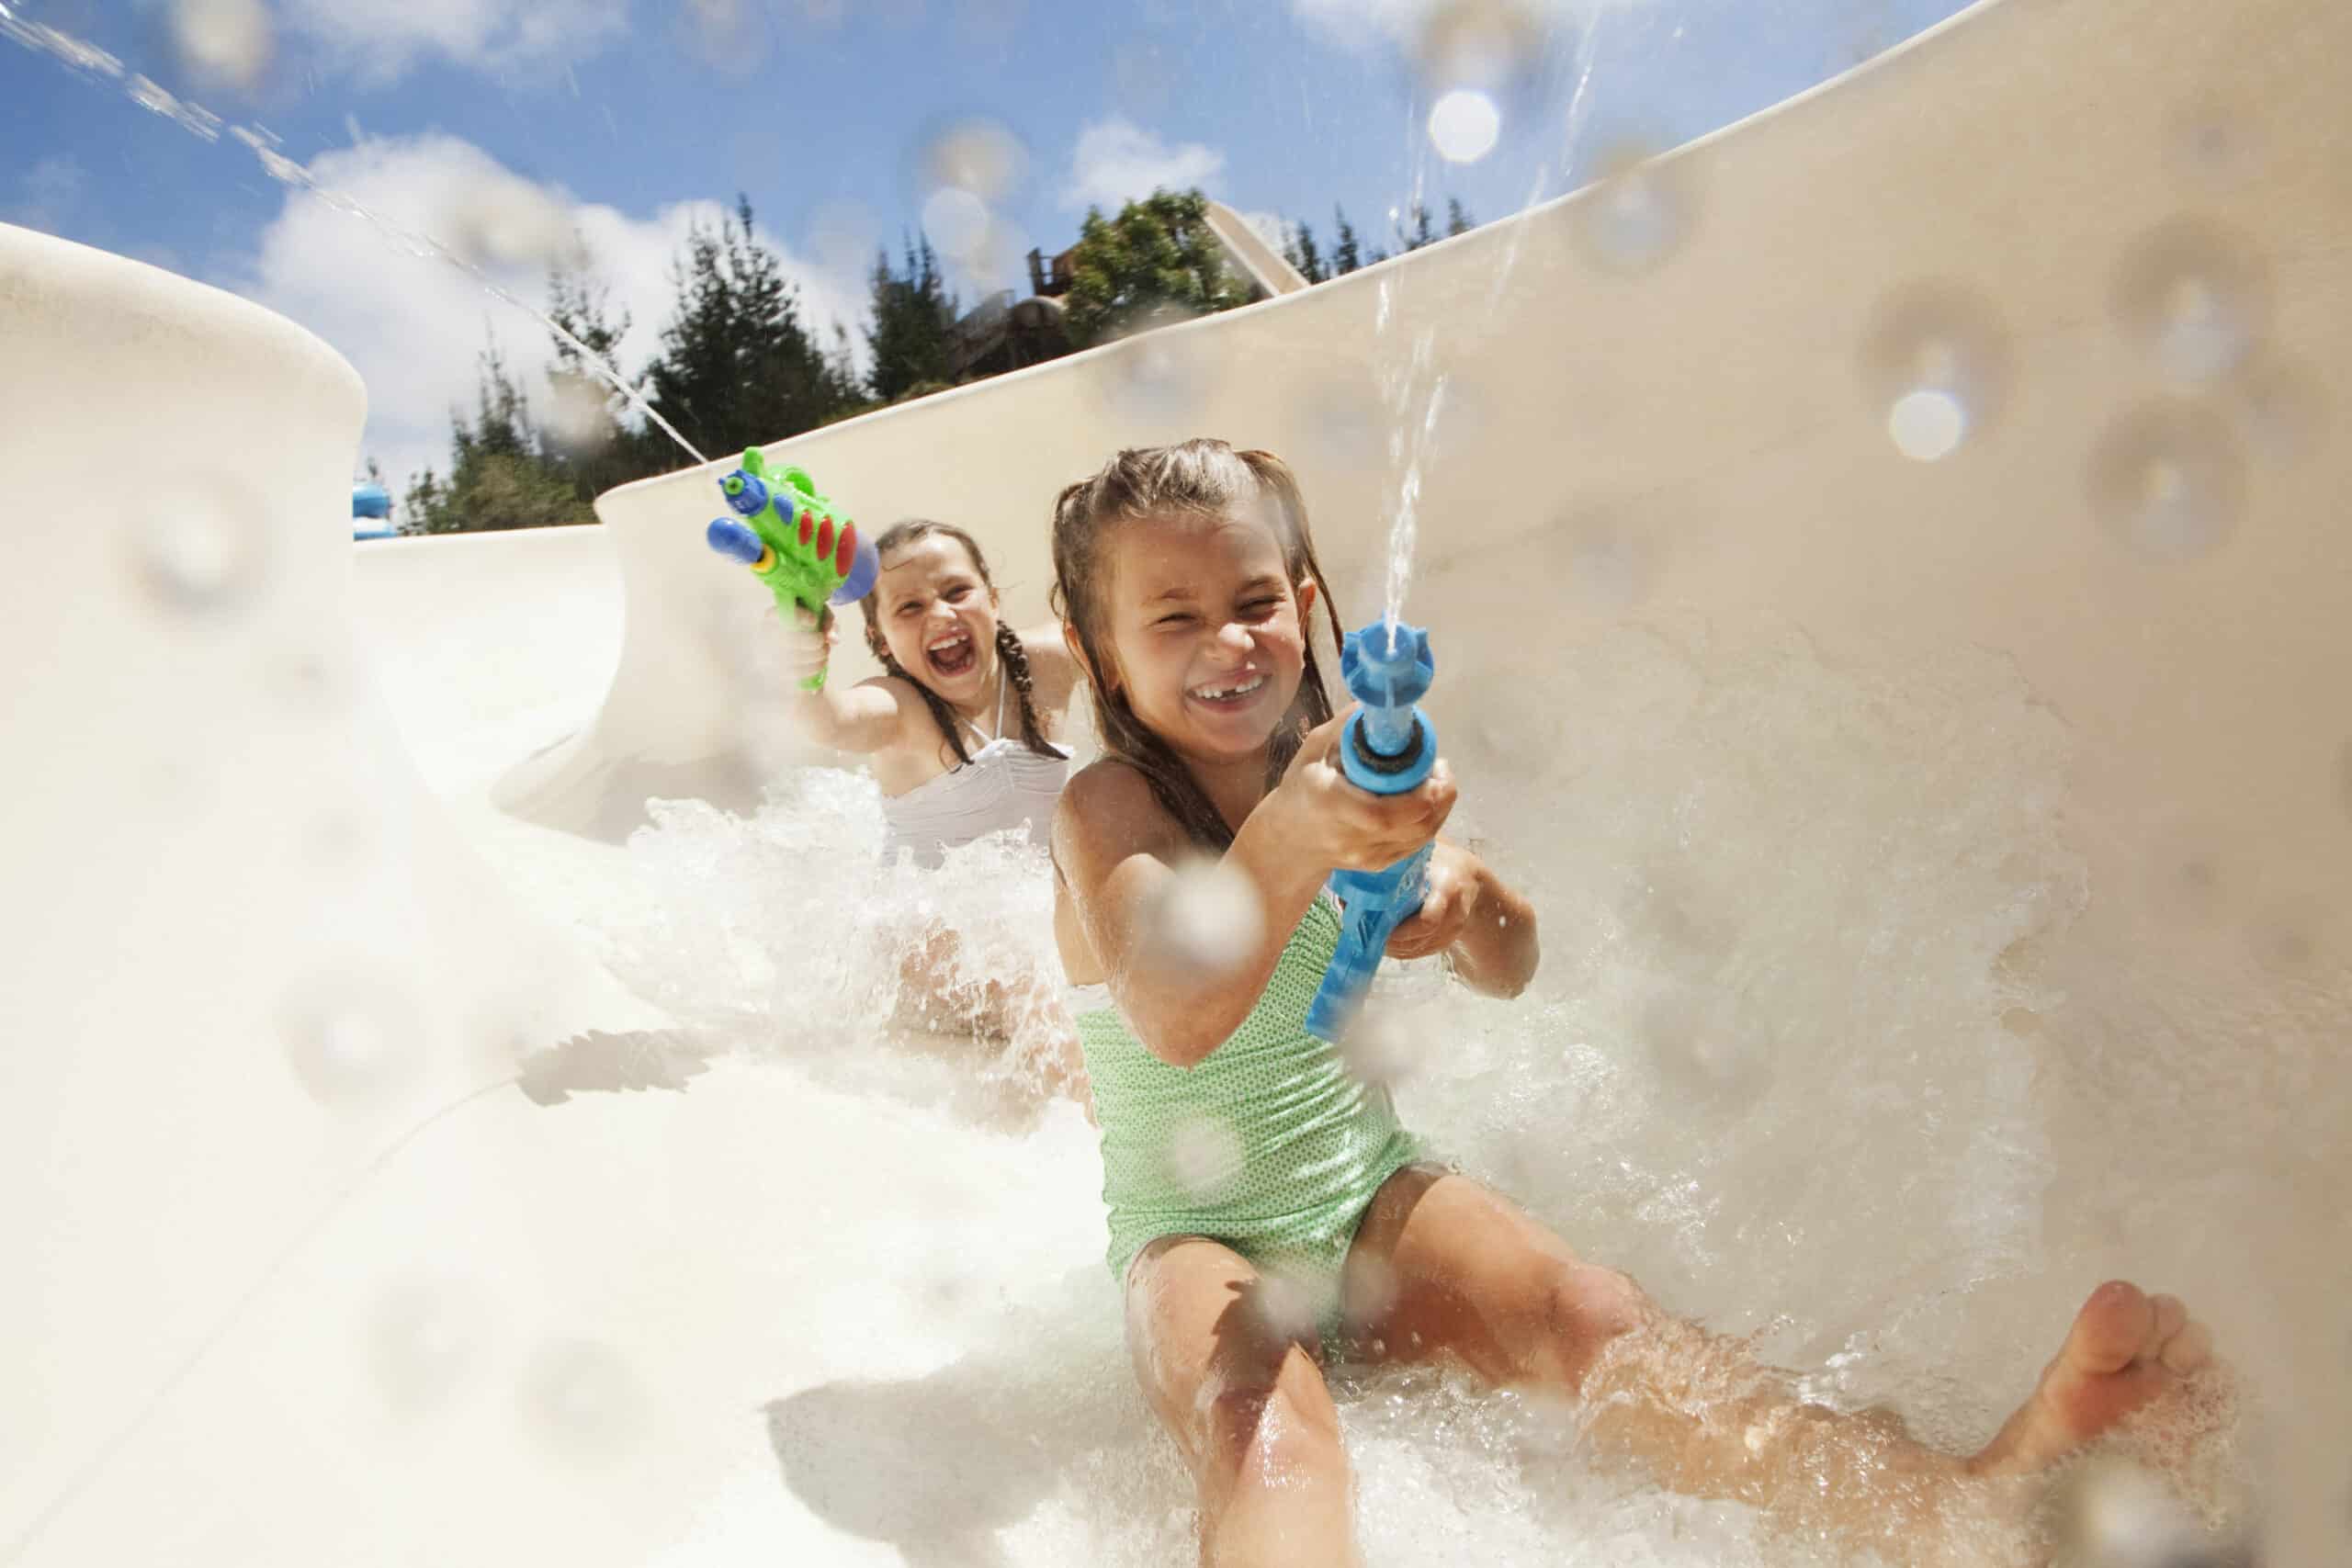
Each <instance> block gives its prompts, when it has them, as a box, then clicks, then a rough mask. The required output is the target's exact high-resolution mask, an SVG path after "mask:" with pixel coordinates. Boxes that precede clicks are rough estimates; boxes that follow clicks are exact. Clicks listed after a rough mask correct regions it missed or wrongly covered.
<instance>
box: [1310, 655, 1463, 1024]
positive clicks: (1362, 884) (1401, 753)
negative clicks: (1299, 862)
mask: <svg viewBox="0 0 2352 1568" xmlns="http://www.w3.org/2000/svg"><path fill="white" fill-rule="evenodd" d="M1436 673H1437V660H1435V659H1434V658H1433V657H1432V656H1431V655H1430V639H1429V634H1428V633H1427V632H1425V631H1423V630H1422V629H1421V628H1420V627H1419V626H1401V625H1400V626H1397V627H1396V628H1395V630H1394V632H1393V633H1392V632H1391V630H1390V628H1389V626H1388V625H1387V623H1386V622H1385V621H1375V622H1374V623H1373V624H1372V625H1371V626H1366V627H1364V628H1363V630H1362V631H1360V632H1351V633H1349V634H1348V642H1347V646H1346V647H1345V648H1343V649H1340V678H1341V679H1342V680H1344V681H1345V682H1347V686H1348V690H1349V692H1351V694H1353V695H1354V696H1355V698H1356V700H1357V701H1358V702H1360V703H1362V704H1363V707H1361V708H1359V709H1358V710H1357V711H1356V715H1355V716H1354V717H1353V718H1351V719H1350V720H1348V722H1347V726H1346V728H1343V729H1341V730H1340V748H1339V760H1340V769H1341V770H1342V771H1343V772H1345V773H1346V774H1347V775H1348V781H1349V782H1350V783H1351V784H1354V785H1355V786H1356V787H1357V788H1359V789H1367V790H1370V791H1371V792H1372V793H1373V794H1374V795H1403V794H1405V793H1406V792H1407V791H1408V790H1412V789H1417V788H1419V786H1420V783H1421V781H1422V780H1423V779H1425V778H1428V777H1429V776H1430V768H1432V767H1434V766H1435V765H1436V763H1437V728H1436V727H1435V726H1434V725H1432V724H1430V720H1429V716H1428V715H1427V714H1425V713H1423V712H1422V711H1421V710H1420V709H1419V708H1418V707H1416V706H1415V705H1414V704H1415V703H1417V702H1418V701H1419V699H1420V696H1421V694H1422V693H1424V692H1426V691H1428V690H1429V689H1430V677H1432V676H1433V675H1435V674H1436ZM1429 863H1430V845H1428V844H1423V845H1422V846H1421V847H1420V848H1419V849H1418V850H1415V851H1414V852H1412V853H1411V854H1409V855H1407V856H1406V857H1405V858H1404V859H1403V860H1400V861H1398V862H1397V863H1396V864H1395V865H1392V866H1389V867H1388V868H1387V869H1385V871H1335V872H1333V873H1332V874H1331V891H1332V892H1333V893H1334V894H1336V895H1337V896H1338V897H1339V898H1340V901H1341V902H1342V903H1344V904H1345V905H1346V906H1347V913H1346V916H1345V919H1344V923H1343V924H1342V926H1341V928H1340V946H1339V950H1338V951H1337V952H1335V953H1332V954H1331V966H1330V968H1329V969H1327V970H1325V971H1324V974H1323V985H1322V988H1321V989H1319V990H1317V992H1316V993H1315V1002H1314V1005H1313V1006H1312V1007H1310V1008H1308V1009H1307V1010H1306V1032H1308V1033H1309V1034H1312V1035H1314V1036H1315V1037H1316V1038H1317V1039H1318V1040H1324V1041H1329V1042H1332V1043H1337V1042H1338V1040H1339V1038H1340V1033H1341V1032H1343V1031H1344V1030H1345V1029H1346V1028H1347V1026H1348V1025H1349V1024H1350V1023H1351V1022H1352V1021H1354V1018H1355V1013H1356V1010H1357V1009H1358V1008H1359V1007H1361V1006H1363V993H1364V988H1365V987H1367V986H1370V985H1371V984H1372V976H1373V975H1374V972H1376V971H1377V970H1378V969H1379V968H1380V955H1381V953H1382V952H1383V951H1384V950H1385V949H1386V947H1387V946H1388V937H1389V933H1390V932H1392V931H1395V930H1396V929H1397V927H1398V926H1399V925H1401V924H1402V923H1403V922H1405V921H1407V920H1409V919H1412V918H1413V917H1414V916H1415V915H1416V914H1418V913H1419V912H1420V908H1421V889H1422V883H1423V879H1424V878H1425V876H1426V875H1427V874H1428V871H1429Z"/></svg>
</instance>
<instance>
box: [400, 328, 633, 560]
mask: <svg viewBox="0 0 2352 1568" xmlns="http://www.w3.org/2000/svg"><path fill="white" fill-rule="evenodd" d="M449 424H450V453H449V478H448V479H447V482H444V481H443V480H442V479H440V478H439V477H438V476H437V475H435V472H434V471H433V470H432V469H431V468H427V469H425V470H424V473H422V474H420V475H418V476H417V477H416V478H415V479H414V480H413V481H412V482H411V484H410V486H409V491H408V494H407V496H406V497H405V498H404V500H405V509H406V512H407V515H406V517H404V518H403V519H402V520H401V532H403V533H408V534H472V533H481V532H483V531H485V530H488V529H493V528H544V527H548V526H551V525H558V524H565V523H593V522H594V521H595V520H596V519H595V513H594V512H593V511H591V510H590V509H589V506H588V503H587V502H586V501H585V500H584V499H583V498H582V496H581V495H580V493H579V492H578V490H577V489H576V487H575V486H574V485H573V483H572V481H571V479H570V477H569V476H567V475H566V474H564V473H563V472H562V471H561V470H560V468H558V467H557V466H556V465H555V464H553V463H551V462H549V461H548V457H547V452H546V445H545V443H544V441H543V440H542V439H541V437H540V434H539V432H538V430H537V426H536V425H534V424H533V423H532V420H531V411H530V406H529V404H528V402H527V401H526V400H525V398H524V396H523V391H522V389H521V388H519V387H517V386H515V379H514V378H513V377H512V376H510V375H508V374H507V370H506V360H505V357H504V356H503V355H501V354H500V353H499V352H498V349H497V346H496V345H495V344H492V346H491V347H490V348H489V349H488V350H486V351H485V352H484V353H483V355H482V356H481V382H480V386H479V389H478V396H477V401H476V405H475V412H474V417H473V419H472V420H471V421H470V422H469V421H468V420H467V418H466V417H465V415H463V414H462V413H457V412H452V413H451V414H450V416H449Z"/></svg>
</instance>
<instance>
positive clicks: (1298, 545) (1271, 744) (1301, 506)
mask: <svg viewBox="0 0 2352 1568" xmlns="http://www.w3.org/2000/svg"><path fill="white" fill-rule="evenodd" d="M1260 497H1264V498H1266V499H1268V500H1271V501H1272V502H1273V503H1274V512H1275V525H1276V527H1277V529H1278V531H1279V533H1280V535H1281V543H1282V550H1283V567H1284V570H1286V571H1287V572H1288V574H1289V577H1290V582H1291V588H1292V590H1293V592H1295V591H1296V590H1297V589H1298V587H1299V585H1300V584H1301V583H1303V582H1305V581H1307V580H1309V579H1312V580H1314V581H1316V582H1317V583H1320V582H1321V581H1323V569H1322V567H1321V565H1320V564H1319V563H1318V562H1317V560H1316V558H1315V540H1314V536H1312V535H1310V534H1309V533H1308V532H1307V528H1306V500H1305V498H1304V497H1302V496H1301V495H1300V494H1299V490H1298V480H1297V479H1295V477H1294V476H1293V475H1292V473H1291V471H1290V468H1289V466H1288V465H1286V464H1285V463H1283V460H1282V459H1281V458H1280V457H1275V456H1274V455H1273V454H1272V452H1237V451H1235V450H1234V449H1233V447H1232V446H1230V445H1228V444H1227V443H1226V442H1223V441H1211V440H1193V441H1187V442H1184V443H1182V444H1181V445H1179V446H1153V447H1136V448H1131V449H1129V450H1127V451H1125V452H1122V453H1120V454H1119V455H1118V456H1117V457H1114V458H1112V459H1111V460H1110V461H1109V462H1108V463H1106V464H1104V465H1103V468H1102V471H1101V472H1099V473H1097V474H1095V475H1094V477H1093V478H1091V479H1080V481H1079V482H1078V483H1076V484H1074V485H1070V486H1069V487H1068V488H1066V489H1065V490H1064V491H1062V492H1061V496H1060V498H1059V499H1058V500H1057V501H1056V502H1054V608H1055V610H1056V611H1057V613H1058V614H1059V615H1061V617H1062V619H1063V620H1064V621H1066V622H1068V623H1069V626H1070V628H1071V629H1072V630H1073V631H1075V632H1076V633H1077V635H1078V642H1079V647H1080V649H1082V650H1083V651H1084V653H1085V655H1086V661H1085V662H1086V678H1087V682H1088V683H1089V684H1090V686H1091V688H1092V691H1093V696H1094V718H1095V726H1096V728H1098V729H1099V730H1100V731H1101V733H1102V737H1103V752H1104V754H1105V755H1107V756H1112V757H1116V758H1117V759H1119V761H1123V762H1125V763H1126V764H1127V765H1128V766H1129V767H1131V768H1133V769H1135V770H1136V772H1137V773H1141V774H1142V775H1143V776H1144V781H1145V783H1147V784H1149V785H1150V787H1151V794H1152V798H1153V799H1155V800H1157V801H1158V802H1159V806H1160V808H1161V809H1162V810H1164V811H1166V812H1167V813H1168V814H1169V816H1170V817H1171V818H1175V820H1176V822H1177V824H1178V825H1179V826H1181V827H1182V829H1184V832H1185V835H1186V837H1188V838H1190V839H1191V840H1193V842H1194V843H1195V844H1197V845H1199V846H1200V847H1201V848H1203V849H1205V850H1207V851H1209V852H1212V853H1220V854H1221V853H1223V852H1225V851H1226V850H1227V849H1228V848H1230V847H1231V846H1232V843H1233V829H1232V826H1231V825H1230V824H1229V823H1227V821H1226V819H1225V814H1224V813H1223V812H1221V811H1219V810H1218V809H1217V808H1216V804H1215V803H1214V802H1213V801H1211V800H1210V799H1209V796H1208V792H1207V791H1206V790H1204V789H1203V788H1202V787H1201V784H1200V781H1199V780H1198V779H1196V778H1194V777H1193V771H1192V770H1191V769H1190V768H1188V767H1187V766H1185V764H1184V761H1183V759H1182V758H1181V757H1179V756H1178V755H1177V754H1176V752H1175V750H1174V749H1173V748H1171V747H1170V745H1169V744H1168V742H1166V741H1165V740H1162V739H1160V738H1159V736H1157V735H1154V734H1153V733H1152V732H1151V730H1150V729H1149V728H1147V727H1146V726H1145V724H1144V722H1143V720H1142V719H1140V718H1138V717H1137V716H1136V710H1135V708H1134V706H1133V705H1131V704H1130V703H1129V702H1128V700H1127V695H1126V693H1125V692H1124V691H1121V690H1114V689H1112V688H1111V687H1110V686H1109V684H1108V683H1107V682H1106V681H1105V679H1104V676H1105V674H1106V672H1109V671H1115V670H1116V669H1117V668H1118V666H1117V665H1116V663H1114V661H1113V660H1111V658H1110V654H1111V651H1112V650H1111V648H1110V646H1109V642H1108V631H1107V626H1106V625H1105V623H1106V620H1107V610H1106V607H1105V605H1104V604H1103V588H1104V586H1105V584H1104V579H1105V578H1106V577H1107V576H1108V571H1107V568H1106V559H1105V551H1104V549H1103V540H1104V539H1105V538H1106V537H1107V536H1108V535H1109V533H1110V529H1111V525H1114V524H1117V523H1125V522H1132V521H1136V520H1140V519H1144V518H1148V517H1151V516H1153V515H1155V514H1159V513H1170V512H1173V513H1207V514H1210V515H1219V516H1222V515H1230V514H1231V513H1233V512H1234V511H1235V510H1236V509H1238V508H1239V507H1242V506H1245V505H1247V504H1249V503H1250V502H1251V501H1253V500H1255V499H1257V498H1260ZM1323 607H1324V610H1325V612H1326V613H1327V614H1328V615H1329V617H1330V622H1331V640H1332V643H1333V645H1334V646H1335V647H1336V646H1338V645H1339V644H1340V643H1341V642H1343V641H1344V640H1345V639H1344V637H1343V634H1342V633H1341V631H1340V612H1339V610H1338V608H1337V607H1336V606H1335V605H1334V604H1332V602H1331V597H1330V595H1329V593H1328V592H1327V593H1325V594H1324V595H1323ZM1300 630H1301V632H1302V633H1303V634H1304V637H1303V640H1304V641H1305V643H1306V668H1305V670H1304V671H1302V678H1301V679H1300V681H1299V685H1298V695H1297V696H1295V697H1294V698H1293V699H1292V700H1291V706H1290V711H1289V712H1288V713H1287V714H1285V715H1283V722H1282V723H1281V724H1280V725H1279V726H1277V727H1276V728H1275V730H1274V733H1273V735H1272V738H1271V739H1269V741H1268V743H1267V746H1266V787H1267V788H1268V789H1272V788H1273V787H1274V785H1276V784H1280V783H1281V782H1282V777H1283V773H1285V772H1286V771H1288V769H1289V767H1290V764H1291V759H1293V758H1294V757H1295V756H1297V755H1298V748H1299V746H1300V744H1301V742H1303V741H1304V740H1305V739H1306V733H1307V731H1308V730H1310V729H1313V728H1315V727H1316V726H1317V725H1319V724H1324V723H1327V722H1329V719H1330V717H1331V712H1332V709H1331V696H1330V693H1329V691H1327V690H1326V689H1325V688H1324V685H1323V671H1322V668H1321V666H1320V665H1319V664H1318V663H1317V660H1316V656H1315V628H1314V626H1313V624H1312V623H1311V622H1310V623H1308V624H1307V625H1306V626H1302V627H1301V628H1300Z"/></svg>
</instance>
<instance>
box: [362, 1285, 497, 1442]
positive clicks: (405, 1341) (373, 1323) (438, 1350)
mask: <svg viewBox="0 0 2352 1568" xmlns="http://www.w3.org/2000/svg"><path fill="white" fill-rule="evenodd" d="M487 1337H488V1335H487V1324H486V1322H485V1319H484V1317H483V1314H482V1310H481V1303H480V1302H478V1301H476V1300H475V1299H474V1298H473V1296H472V1295H471V1293H470V1292H468V1291H465V1290H463V1289H461V1288H460V1287H458V1285H456V1284H454V1283H452V1282H449V1281H447V1280H407V1281H404V1282H401V1283H400V1284H396V1285H393V1286H391V1287H390V1288H389V1289H387V1290H386V1291H385V1292H384V1293H383V1294H382V1295H381V1296H380V1297H379V1298H378V1299H377V1301H376V1303H375V1305H374V1306H373V1307H372V1308H371V1309H370V1311H369V1314H368V1363H369V1366H370V1369H371V1370H372V1371H373V1372H374V1374H375V1377H376V1381H377V1383H378V1386H379V1388H380V1389H381V1390H382V1392H383V1395H384V1400H385V1403H386V1404H390V1406H391V1407H392V1408H393V1409H394V1410H396V1411H399V1412H400V1413H401V1414H403V1415H412V1416H413V1415H418V1414H422V1413H423V1412H424V1411H427V1410H430V1409H432V1408H434V1407H435V1406H436V1405H439V1404H443V1403H444V1402H446V1401H447V1400H448V1399H449V1398H450V1397H451V1396H452V1395H453V1394H455V1393H457V1392H458V1389H459V1388H461V1387H462V1386H463V1385H464V1384H465V1382H467V1381H468V1379H469V1378H470V1377H471V1376H472V1375H473V1374H474V1372H475V1371H478V1370H479V1369H480V1367H481V1359H482V1353H483V1348H484V1341H485V1339H486V1338H487Z"/></svg>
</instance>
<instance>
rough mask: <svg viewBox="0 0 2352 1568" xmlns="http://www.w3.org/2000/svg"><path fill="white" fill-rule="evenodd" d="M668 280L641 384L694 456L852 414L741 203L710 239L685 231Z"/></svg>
mask: <svg viewBox="0 0 2352 1568" xmlns="http://www.w3.org/2000/svg"><path fill="white" fill-rule="evenodd" d="M673 278H674V281H675V284H676V288H677V290H678V300H677V307H676V314H675V315H674V316H673V318H672V320H671V321H670V322H669V324H668V325H667V326H665V327H664V328H663V329H662V353H661V355H660V356H659V357H658V358H656V359H655V360H654V362H653V363H652V364H651V365H650V367H647V371H646V378H647V380H648V382H649V383H650V391H651V400H652V401H653V403H654V405H655V406H656V407H657V408H659V409H660V410H661V411H662V415H663V417H665V418H666V419H668V420H669V421H670V422H671V423H673V424H675V425H676V426H677V427H678V429H679V431H680V432H681V433H682V434H684V436H685V437H686V439H687V440H689V441H691V442H693V443H694V444H695V446H697V447H699V448H701V449H702V450H703V451H704V452H706V453H707V454H709V455H711V456H713V457H718V456H719V455H721V454H729V453H734V452H739V451H741V450H742V449H743V448H744V447H746V446H758V445H760V444H762V443H763V442H769V441H776V440H780V439H782V438H783V437H785V436H787V435H797V434H800V433H801V432H802V431H804V430H813V429H815V428H816V427H817V426H818V425H820V424H821V423H825V421H827V420H828V419H830V418H832V417H834V416H835V415H837V414H839V413H841V412H843V411H844V410H847V409H851V408H854V407H856V406H857V404H858V402H859V393H858V389H857V388H856V386H855V385H854V382H853V381H851V380H850V379H848V378H845V377H844V376H843V374H842V368H841V367H840V366H839V365H838V364H837V363H836V362H834V361H832V360H830V359H828V358H827V357H826V355H825V354H824V352H823V350H821V349H820V348H819V347H818V345H817V343H816V341H815V339H813V338H812V337H811V336H810V335H809V332H808V330H807V328H806V327H805V326H804V325H803V324H802V322H801V320H800V299H799V290H798V289H797V288H794V287H793V284H792V282H791V280H790V279H789V278H787V277H786V276H785V275H784V258H783V257H782V256H780V255H778V254H776V253H775V251H774V250H772V249H770V248H769V247H768V246H767V245H765V244H763V243H761V241H760V240H759V238H758V236H757V235H756V233H755V232H754V231H753V228H752V203H751V200H750V198H749V197H737V199H736V207H735V210H734V212H733V213H732V214H730V215H729V216H728V217H726V218H724V219H722V220H720V223H719V226H718V229H717V230H715V231H714V230H709V229H706V228H704V227H702V226H701V225H700V224H696V225H695V227H694V228H693V229H691V230H689V231H688V232H687V236H686V254H685V255H684V258H683V259H682V260H681V261H680V263H679V264H678V265H677V267H676V269H675V271H674V273H673Z"/></svg>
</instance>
